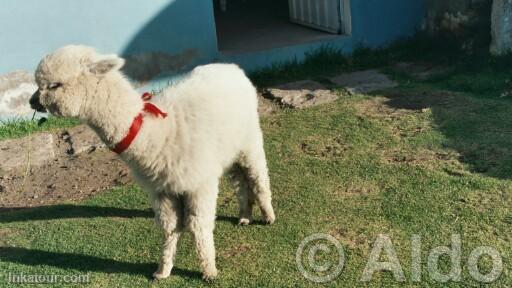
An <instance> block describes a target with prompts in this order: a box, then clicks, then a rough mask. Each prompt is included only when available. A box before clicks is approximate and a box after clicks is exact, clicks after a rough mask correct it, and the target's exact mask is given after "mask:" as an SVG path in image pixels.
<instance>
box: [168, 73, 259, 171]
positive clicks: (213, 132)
mask: <svg viewBox="0 0 512 288" xmlns="http://www.w3.org/2000/svg"><path fill="white" fill-rule="evenodd" d="M162 105H164V107H165V106H167V107H169V111H172V113H175V114H176V115H175V116H176V117H175V118H174V119H176V120H175V121H177V123H176V125H178V127H174V129H178V130H179V131H181V132H180V133H179V135H177V137H179V139H174V140H175V141H177V142H180V144H179V145H178V146H179V147H181V149H186V151H183V150H182V151H181V152H182V153H184V154H185V155H186V156H188V157H190V159H187V161H186V162H187V165H191V163H194V162H196V161H197V163H198V164H199V163H201V164H200V165H204V163H205V162H206V163H208V162H211V163H218V164H219V165H221V166H224V167H221V168H219V169H224V168H226V167H225V166H228V165H230V164H231V162H232V161H234V160H235V158H236V157H237V156H238V153H239V152H240V151H241V150H243V149H244V148H245V147H246V146H247V145H249V144H250V143H251V142H253V141H254V139H255V138H258V140H257V141H259V140H260V139H261V131H260V128H259V120H258V112H257V105H258V102H257V96H256V89H255V88H254V86H253V85H252V83H251V82H250V80H249V79H248V78H247V77H246V76H245V74H244V72H243V71H242V70H241V69H240V68H238V67H237V66H236V65H231V64H211V65H205V66H199V67H197V68H196V69H194V70H193V71H192V72H191V73H190V75H189V76H188V77H187V78H186V79H184V80H183V81H181V82H180V83H179V84H176V85H175V86H171V87H169V88H168V89H167V90H166V91H164V95H163V99H162ZM175 156H176V155H174V156H173V157H175ZM205 158H206V159H209V160H210V161H205ZM196 168H197V167H196ZM205 168H206V167H205ZM217 170H218V169H217Z"/></svg>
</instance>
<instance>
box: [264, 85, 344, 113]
mask: <svg viewBox="0 0 512 288" xmlns="http://www.w3.org/2000/svg"><path fill="white" fill-rule="evenodd" d="M264 95H265V97H267V98H270V99H273V100H276V101H279V103H280V104H281V105H283V106H287V107H291V108H298V109H302V108H306V107H311V106H316V105H320V104H325V103H330V102H334V101H336V99H338V95H337V94H336V93H335V92H333V91H331V90H329V89H327V88H325V87H324V86H323V85H322V84H320V83H318V82H315V81H311V80H304V81H298V82H292V83H288V84H284V85H279V86H276V87H275V88H267V89H266V90H265V93H264Z"/></svg>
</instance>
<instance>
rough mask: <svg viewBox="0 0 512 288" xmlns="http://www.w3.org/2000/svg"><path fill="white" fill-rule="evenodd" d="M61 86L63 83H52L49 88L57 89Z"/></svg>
mask: <svg viewBox="0 0 512 288" xmlns="http://www.w3.org/2000/svg"><path fill="white" fill-rule="evenodd" d="M60 86H62V83H51V84H50V85H48V89H50V90H55V89H57V88H59V87H60Z"/></svg>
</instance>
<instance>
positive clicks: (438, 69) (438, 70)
mask: <svg viewBox="0 0 512 288" xmlns="http://www.w3.org/2000/svg"><path fill="white" fill-rule="evenodd" d="M393 69H394V70H395V71H397V72H401V73H405V74H407V75H409V76H410V77H412V78H415V79H418V80H427V79H430V78H431V77H434V76H438V75H442V74H444V73H447V72H449V71H450V68H448V67H442V66H434V65H432V64H429V63H410V62H400V63H397V64H396V65H395V66H394V67H393Z"/></svg>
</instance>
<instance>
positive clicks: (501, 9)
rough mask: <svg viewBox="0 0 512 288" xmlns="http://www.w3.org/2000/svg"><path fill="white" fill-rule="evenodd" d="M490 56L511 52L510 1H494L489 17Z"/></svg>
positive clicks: (511, 13)
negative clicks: (490, 23)
mask: <svg viewBox="0 0 512 288" xmlns="http://www.w3.org/2000/svg"><path fill="white" fill-rule="evenodd" d="M491 22H492V25H491V34H492V42H491V48H490V51H491V54H493V55H503V54H505V53H507V52H510V51H511V50H512V1H511V0H494V1H493V3H492V17H491Z"/></svg>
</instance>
